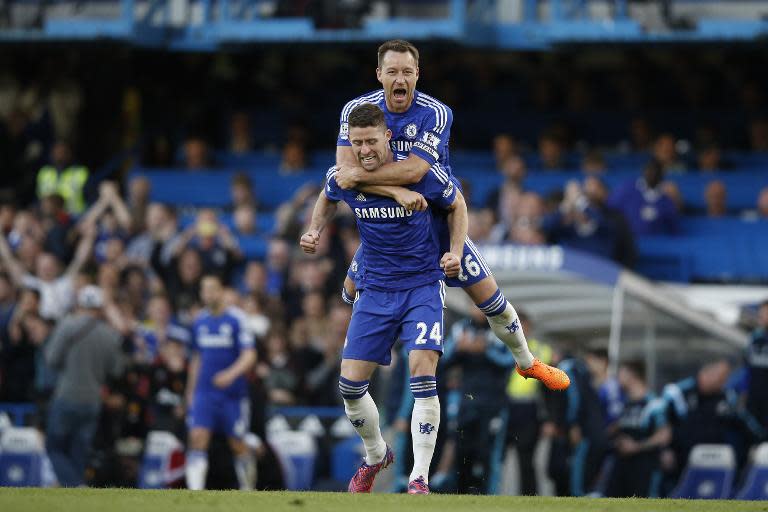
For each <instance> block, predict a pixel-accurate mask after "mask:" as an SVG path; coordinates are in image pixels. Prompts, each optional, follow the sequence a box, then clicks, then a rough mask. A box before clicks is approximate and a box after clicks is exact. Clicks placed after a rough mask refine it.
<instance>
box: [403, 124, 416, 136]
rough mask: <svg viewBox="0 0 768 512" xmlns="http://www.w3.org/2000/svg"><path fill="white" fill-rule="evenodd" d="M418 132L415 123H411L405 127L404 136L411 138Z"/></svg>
mask: <svg viewBox="0 0 768 512" xmlns="http://www.w3.org/2000/svg"><path fill="white" fill-rule="evenodd" d="M417 133H419V129H418V128H417V127H416V125H415V124H413V123H411V124H409V125H408V126H406V127H405V136H406V137H408V138H409V139H413V138H414V137H416V134H417Z"/></svg>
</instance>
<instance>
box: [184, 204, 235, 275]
mask: <svg viewBox="0 0 768 512" xmlns="http://www.w3.org/2000/svg"><path fill="white" fill-rule="evenodd" d="M188 247H191V248H193V249H195V250H196V251H197V252H198V254H199V255H200V257H201V258H202V262H203V273H204V274H210V273H213V274H216V275H218V276H219V277H221V278H222V282H224V283H228V282H229V279H230V277H231V276H232V272H233V271H234V268H235V266H237V265H238V264H239V263H240V261H241V260H242V257H243V255H242V253H241V252H240V246H239V245H238V243H237V240H236V239H235V237H234V236H233V235H232V232H231V231H230V230H229V228H228V227H227V226H225V225H223V224H221V223H220V222H219V219H218V217H217V216H216V212H215V211H213V210H211V209H208V208H204V209H202V210H200V211H198V213H197V217H196V219H195V222H194V224H192V225H191V226H189V227H188V228H187V229H186V230H185V231H184V233H182V235H181V238H180V240H179V244H178V246H177V248H176V252H177V253H180V252H181V251H183V250H184V249H186V248H188Z"/></svg>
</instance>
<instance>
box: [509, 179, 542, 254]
mask: <svg viewBox="0 0 768 512" xmlns="http://www.w3.org/2000/svg"><path fill="white" fill-rule="evenodd" d="M543 215H544V201H543V200H542V198H541V196H539V195H538V194H536V193H533V192H527V193H525V194H523V195H522V196H521V198H520V201H519V202H518V204H517V207H516V208H515V213H514V215H513V221H512V224H511V226H510V227H509V229H508V231H506V232H505V233H504V235H503V236H504V238H503V240H507V241H510V242H513V243H517V244H522V245H541V244H544V243H545V242H546V239H545V237H544V234H543V232H542V231H541V222H542V219H543Z"/></svg>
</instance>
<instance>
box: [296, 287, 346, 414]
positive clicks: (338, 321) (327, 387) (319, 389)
mask: <svg viewBox="0 0 768 512" xmlns="http://www.w3.org/2000/svg"><path fill="white" fill-rule="evenodd" d="M351 314H352V312H351V309H350V308H349V306H347V305H346V304H344V303H343V302H340V301H339V302H336V303H335V304H334V305H333V306H332V307H331V310H330V312H329V313H328V329H327V330H326V332H325V333H323V336H322V338H321V340H320V343H319V349H320V350H321V353H320V356H321V357H320V358H318V359H316V360H315V361H316V364H311V362H312V361H311V360H309V359H308V360H306V361H307V363H309V364H307V366H306V371H304V372H303V374H304V387H305V388H306V390H307V393H308V394H307V403H308V404H312V405H326V406H334V405H335V406H338V405H342V403H343V401H342V399H341V395H340V394H339V392H338V387H339V386H338V380H339V379H338V372H339V364H340V363H341V351H342V349H343V348H344V342H345V340H346V333H347V327H348V326H349V320H350V317H351Z"/></svg>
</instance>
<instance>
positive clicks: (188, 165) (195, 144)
mask: <svg viewBox="0 0 768 512" xmlns="http://www.w3.org/2000/svg"><path fill="white" fill-rule="evenodd" d="M211 167H213V162H212V160H211V155H210V149H209V148H208V143H207V142H206V141H205V139H203V138H202V137H200V136H191V137H188V138H187V140H186V141H185V142H184V168H185V169H187V170H190V171H200V170H205V169H210V168H211Z"/></svg>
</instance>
